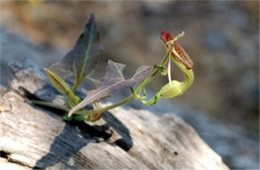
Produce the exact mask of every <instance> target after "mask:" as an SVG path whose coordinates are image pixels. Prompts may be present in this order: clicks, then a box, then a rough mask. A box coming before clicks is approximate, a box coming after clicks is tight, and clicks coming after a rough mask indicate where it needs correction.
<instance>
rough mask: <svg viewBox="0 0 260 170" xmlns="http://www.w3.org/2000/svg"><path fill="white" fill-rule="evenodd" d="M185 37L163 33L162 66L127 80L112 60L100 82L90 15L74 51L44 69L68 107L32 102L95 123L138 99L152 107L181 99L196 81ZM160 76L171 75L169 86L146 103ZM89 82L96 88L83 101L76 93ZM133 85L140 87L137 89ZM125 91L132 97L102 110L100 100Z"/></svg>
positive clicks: (96, 41) (98, 54) (96, 34)
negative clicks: (179, 75) (177, 76)
mask: <svg viewBox="0 0 260 170" xmlns="http://www.w3.org/2000/svg"><path fill="white" fill-rule="evenodd" d="M183 36H184V32H182V33H181V34H179V35H177V36H176V37H175V38H174V37H173V36H172V35H171V34H170V33H168V32H167V31H162V32H161V37H160V38H161V39H162V40H163V41H164V43H165V47H166V55H165V56H164V57H163V59H162V61H161V63H160V64H157V65H154V66H153V67H151V66H140V67H138V68H137V70H136V73H135V74H134V75H133V76H132V77H131V78H129V79H125V77H124V75H123V70H124V67H125V65H124V64H121V63H117V62H114V61H112V60H109V61H108V64H107V67H106V73H105V76H104V77H103V78H102V79H100V80H96V79H93V78H92V75H93V73H94V72H98V71H99V70H97V69H96V66H97V65H98V63H99V61H100V59H101V57H102V55H103V47H102V45H101V43H100V37H99V32H98V29H97V26H96V23H95V19H94V15H93V14H91V15H90V18H89V21H88V23H87V24H86V25H85V28H84V30H83V32H82V33H81V35H80V37H79V38H78V40H77V42H76V44H75V46H74V47H73V49H72V50H71V51H70V52H69V53H67V54H66V55H65V56H64V58H63V59H62V60H61V61H59V62H58V63H55V64H53V65H52V66H51V67H50V68H48V69H47V68H45V69H44V71H45V72H46V74H47V76H48V78H49V80H50V82H51V84H52V85H53V86H54V87H55V88H56V89H57V90H58V91H59V92H60V93H61V94H62V95H64V96H65V97H66V105H64V106H61V105H55V104H52V103H47V102H41V101H32V102H33V103H35V104H38V105H47V106H49V107H54V108H58V109H61V110H64V111H65V112H66V114H65V116H64V119H65V120H79V121H80V120H82V121H91V122H95V121H97V120H99V119H100V118H101V117H102V114H103V112H105V111H107V110H109V109H113V108H115V107H118V106H120V105H123V104H125V103H127V102H130V101H133V100H139V101H141V102H142V103H143V104H144V105H147V106H151V105H153V104H155V103H157V102H158V101H159V100H160V99H161V98H173V97H177V96H180V95H182V94H183V93H184V92H185V91H187V90H188V89H189V88H190V86H191V85H192V83H193V79H194V75H193V71H192V66H193V63H192V60H191V59H190V57H189V55H188V54H187V53H186V52H185V50H184V49H183V48H182V47H181V46H180V45H179V44H178V42H177V41H178V40H179V39H180V38H182V37H183ZM171 62H173V63H175V64H176V65H177V67H179V69H180V70H181V71H182V72H183V74H184V81H183V82H180V81H177V80H171ZM167 63H168V64H167ZM158 73H161V74H160V75H162V76H166V75H168V79H169V83H168V84H166V85H164V86H163V87H162V88H161V90H160V91H159V92H158V93H156V94H155V95H154V97H152V98H151V99H149V100H147V95H146V92H145V87H146V86H147V85H148V84H149V83H150V82H151V81H152V80H153V79H154V77H155V76H156V75H157V74H158ZM71 76H73V77H74V85H73V86H72V87H71V86H69V85H68V83H67V82H66V81H65V80H66V79H68V78H69V77H71ZM87 79H89V80H91V81H92V82H93V83H94V84H95V85H96V88H95V89H93V90H91V91H89V92H88V93H87V96H86V98H84V99H83V100H81V99H80V98H79V97H78V96H77V95H76V94H75V92H76V90H77V88H78V86H79V85H80V84H81V83H82V82H83V81H85V80H87ZM134 85H139V86H138V87H137V88H136V89H134V88H133V86H134ZM125 88H129V90H130V92H131V93H130V94H131V95H129V96H128V97H126V98H124V99H123V100H121V101H119V102H117V103H115V104H112V105H110V106H106V107H101V105H100V101H101V100H102V99H103V98H107V97H111V96H112V95H113V94H114V93H116V92H118V91H120V90H122V89H125ZM90 104H92V106H93V109H91V110H88V109H86V108H85V106H87V105H90Z"/></svg>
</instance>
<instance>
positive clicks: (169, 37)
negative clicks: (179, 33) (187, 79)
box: [160, 31, 193, 70]
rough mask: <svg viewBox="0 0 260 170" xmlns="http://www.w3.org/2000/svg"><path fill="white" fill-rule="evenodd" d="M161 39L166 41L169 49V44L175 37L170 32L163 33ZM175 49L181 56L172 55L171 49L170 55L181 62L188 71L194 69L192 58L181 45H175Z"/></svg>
mask: <svg viewBox="0 0 260 170" xmlns="http://www.w3.org/2000/svg"><path fill="white" fill-rule="evenodd" d="M160 39H161V40H163V41H164V43H165V44H166V47H167V48H169V46H168V45H167V42H169V41H171V40H173V39H174V37H173V36H172V35H171V34H170V33H169V32H168V31H162V32H161V36H160ZM173 48H175V50H176V52H177V53H178V54H179V56H176V55H175V54H173V53H172V51H171V49H169V50H168V52H169V53H171V55H172V56H173V57H174V58H175V59H176V60H177V61H179V62H181V63H182V64H183V65H184V66H185V67H186V69H187V70H189V69H192V66H193V62H192V60H191V58H190V56H189V55H188V54H187V53H186V51H185V50H184V49H183V48H182V47H181V46H180V45H179V43H177V42H176V43H174V44H173Z"/></svg>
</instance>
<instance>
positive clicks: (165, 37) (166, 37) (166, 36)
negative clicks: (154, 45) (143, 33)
mask: <svg viewBox="0 0 260 170" xmlns="http://www.w3.org/2000/svg"><path fill="white" fill-rule="evenodd" d="M160 38H161V40H163V41H164V43H167V42H168V41H171V40H173V37H172V35H171V34H170V33H169V32H168V31H162V32H161V37H160Z"/></svg>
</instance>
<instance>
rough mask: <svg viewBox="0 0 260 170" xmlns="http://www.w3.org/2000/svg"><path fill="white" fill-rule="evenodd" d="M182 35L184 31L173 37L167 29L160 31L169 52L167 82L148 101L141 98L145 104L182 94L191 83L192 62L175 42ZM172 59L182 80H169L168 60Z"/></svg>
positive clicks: (192, 76)
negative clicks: (180, 72)
mask: <svg viewBox="0 0 260 170" xmlns="http://www.w3.org/2000/svg"><path fill="white" fill-rule="evenodd" d="M183 36H184V32H182V33H181V34H179V35H178V36H176V37H175V38H173V36H172V35H171V34H170V33H168V32H167V31H162V33H161V37H160V38H161V39H162V40H163V41H164V42H165V44H166V50H167V52H168V54H169V65H168V77H169V83H168V84H166V85H165V86H163V87H162V88H161V90H160V92H158V93H157V94H156V95H155V96H154V97H153V98H151V99H150V100H149V101H145V100H141V102H142V103H143V104H145V105H153V104H155V103H156V102H157V101H159V100H160V98H162V97H164V98H173V97H177V96H180V95H182V94H183V93H184V92H185V91H187V90H188V89H189V88H190V86H191V85H192V83H193V80H194V74H193V71H192V66H193V62H192V60H191V59H190V57H189V55H188V54H187V53H186V52H185V50H184V49H183V48H182V47H181V46H180V45H179V44H178V43H177V40H178V39H180V38H181V37H183ZM171 61H173V62H174V63H175V64H176V65H177V66H178V67H179V68H180V70H181V71H182V72H183V74H184V81H182V82H180V81H177V80H173V81H172V80H171V77H170V71H171V70H170V62H171Z"/></svg>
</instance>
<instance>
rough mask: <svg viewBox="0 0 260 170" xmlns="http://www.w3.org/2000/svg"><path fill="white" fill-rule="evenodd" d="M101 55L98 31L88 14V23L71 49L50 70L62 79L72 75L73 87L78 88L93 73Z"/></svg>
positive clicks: (93, 20)
mask: <svg viewBox="0 0 260 170" xmlns="http://www.w3.org/2000/svg"><path fill="white" fill-rule="evenodd" d="M102 54H103V47H102V45H101V43H100V38H99V31H98V29H97V26H96V23H95V18H94V15H93V14H90V18H89V20H88V23H87V24H86V25H85V28H84V30H83V32H82V33H81V34H80V36H79V38H78V40H77V42H76V44H75V46H74V47H73V49H72V50H71V51H70V52H69V53H67V54H66V55H65V56H64V57H63V59H62V60H61V61H59V62H58V63H55V64H54V65H52V66H51V67H50V70H51V71H53V72H55V73H57V74H58V75H60V76H61V77H63V78H64V79H67V78H68V77H70V76H72V75H74V78H75V84H76V85H74V86H78V85H79V84H80V83H81V82H82V81H83V80H84V79H86V78H87V77H88V76H90V75H91V74H92V73H93V72H94V70H95V67H96V65H97V64H98V62H99V60H100V59H101V57H102ZM73 90H75V89H73Z"/></svg>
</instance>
